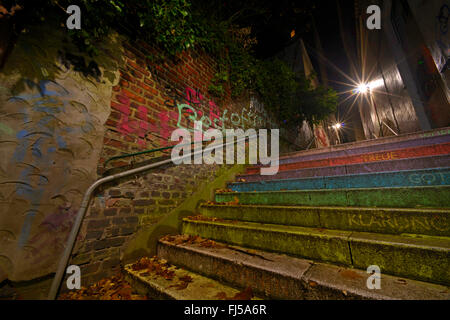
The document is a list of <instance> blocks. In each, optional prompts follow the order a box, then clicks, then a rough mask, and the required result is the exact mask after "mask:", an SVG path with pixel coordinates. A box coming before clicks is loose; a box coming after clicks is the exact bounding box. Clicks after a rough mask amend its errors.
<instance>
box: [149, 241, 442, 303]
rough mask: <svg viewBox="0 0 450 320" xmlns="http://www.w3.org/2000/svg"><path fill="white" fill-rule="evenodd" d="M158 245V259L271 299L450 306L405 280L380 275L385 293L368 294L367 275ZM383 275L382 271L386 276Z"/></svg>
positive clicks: (247, 253) (223, 248)
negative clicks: (439, 303) (429, 302)
mask: <svg viewBox="0 0 450 320" xmlns="http://www.w3.org/2000/svg"><path fill="white" fill-rule="evenodd" d="M178 237H180V238H182V237H183V236H175V237H174V241H167V240H160V241H159V243H158V250H157V252H158V256H159V257H160V258H163V259H165V260H167V261H168V262H169V263H171V264H174V265H177V266H181V267H183V268H186V269H188V270H191V271H193V272H196V273H198V274H201V275H204V276H206V277H208V278H213V279H215V280H217V281H220V282H222V283H226V284H229V285H230V286H232V287H237V288H242V289H243V288H248V287H251V288H252V290H253V292H255V294H257V295H258V296H261V297H264V298H268V299H283V300H284V299H288V300H328V299H332V300H347V299H350V300H354V299H378V300H393V299H400V300H449V299H450V288H448V287H445V286H442V285H437V284H432V283H427V282H420V281H416V280H410V279H405V278H401V279H400V278H399V277H394V276H389V275H386V274H383V275H382V280H381V288H380V289H379V290H370V289H368V288H367V279H368V277H369V274H367V271H366V270H358V269H354V268H349V267H342V266H337V265H332V264H325V263H317V262H314V261H311V260H305V259H299V258H295V257H290V256H287V255H284V254H277V253H271V252H267V251H261V250H254V249H247V248H243V247H238V246H230V245H226V244H223V243H217V245H216V246H214V247H206V246H203V245H202V244H200V243H181V244H180V243H178V242H176V239H177V238H178ZM382 272H383V270H382Z"/></svg>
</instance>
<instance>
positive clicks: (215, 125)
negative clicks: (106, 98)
mask: <svg viewBox="0 0 450 320" xmlns="http://www.w3.org/2000/svg"><path fill="white" fill-rule="evenodd" d="M117 99H118V101H119V106H118V108H117V109H118V110H119V112H120V113H121V118H120V120H119V121H118V123H117V128H116V129H117V131H118V132H119V133H121V134H123V135H128V134H136V135H137V136H138V144H139V146H140V147H141V148H142V149H145V148H146V147H147V142H146V141H147V136H148V135H153V136H156V137H159V140H160V141H159V145H160V146H162V147H165V146H168V145H169V138H170V135H171V133H172V131H173V130H174V129H177V128H180V129H187V130H189V131H191V132H193V131H194V129H193V128H194V125H193V124H194V122H195V121H200V122H201V123H202V129H203V130H208V129H210V128H211V129H219V130H222V131H225V130H226V129H231V128H238V127H239V128H261V127H263V126H267V125H269V126H275V123H273V122H270V121H269V120H268V119H269V116H268V115H267V113H266V112H265V110H264V109H263V106H262V105H261V104H259V103H258V102H257V101H256V100H255V99H252V100H251V101H250V105H249V106H248V108H242V109H241V111H240V112H239V113H238V112H233V111H232V110H230V109H228V108H227V109H225V110H223V112H221V111H220V108H219V107H218V106H217V105H216V103H215V102H214V101H212V100H207V99H205V97H204V96H203V95H202V94H201V93H200V92H199V90H195V89H193V88H190V87H186V88H185V96H184V97H183V98H180V97H179V96H176V95H172V96H171V97H170V99H167V100H166V101H165V106H166V107H168V108H169V110H159V111H157V114H156V116H155V117H156V119H157V121H154V120H152V119H150V118H149V110H148V109H147V107H145V106H142V105H134V107H135V108H136V110H137V113H136V117H135V118H134V119H135V120H134V119H131V118H130V115H131V112H132V106H133V103H132V102H131V101H130V99H129V98H128V97H126V96H125V95H118V96H117Z"/></svg>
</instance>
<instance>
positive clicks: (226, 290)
mask: <svg viewBox="0 0 450 320" xmlns="http://www.w3.org/2000/svg"><path fill="white" fill-rule="evenodd" d="M167 271H168V272H173V274H174V276H173V277H172V278H169V277H167V276H166V277H165V276H164V275H161V274H160V273H158V272H156V271H149V270H133V268H132V264H129V265H126V266H125V267H124V273H125V278H126V280H127V281H128V282H129V283H130V285H131V286H132V287H133V289H135V290H136V291H137V292H138V293H139V294H142V295H148V296H149V297H151V298H153V299H160V300H222V299H223V297H224V296H226V297H229V298H230V297H234V296H236V294H239V293H240V290H238V289H235V288H232V287H230V286H227V285H224V284H222V283H220V282H218V281H216V280H213V279H210V278H207V277H205V276H202V275H199V274H197V273H194V272H190V271H187V270H183V269H181V268H179V267H177V266H174V265H171V266H169V268H168V270H167ZM166 274H167V272H166ZM186 280H189V282H187V281H186ZM256 299H257V300H259V299H258V298H256ZM252 300H255V299H252Z"/></svg>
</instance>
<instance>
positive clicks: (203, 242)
mask: <svg viewBox="0 0 450 320" xmlns="http://www.w3.org/2000/svg"><path fill="white" fill-rule="evenodd" d="M161 241H166V242H169V243H172V244H174V245H180V244H195V245H198V246H200V247H203V248H217V249H222V248H226V246H225V245H223V244H220V243H217V242H215V241H213V240H210V239H204V238H202V237H199V236H191V235H178V236H164V237H162V238H161Z"/></svg>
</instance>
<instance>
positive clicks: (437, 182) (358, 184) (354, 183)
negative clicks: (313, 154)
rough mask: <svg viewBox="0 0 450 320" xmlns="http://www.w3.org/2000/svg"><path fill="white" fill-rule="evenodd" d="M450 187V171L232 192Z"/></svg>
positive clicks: (245, 186) (237, 186) (256, 185)
mask: <svg viewBox="0 0 450 320" xmlns="http://www.w3.org/2000/svg"><path fill="white" fill-rule="evenodd" d="M444 185H450V168H436V169H423V170H412V171H409V170H408V171H394V172H377V173H369V174H355V175H344V176H331V177H316V178H300V179H283V180H269V181H259V182H233V183H229V184H228V189H231V190H233V191H236V192H252V191H280V190H315V189H354V188H359V189H362V188H386V187H418V186H444Z"/></svg>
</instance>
